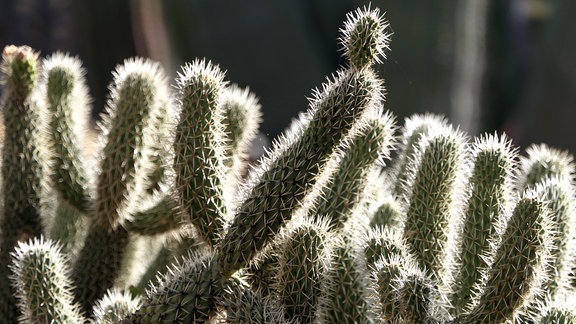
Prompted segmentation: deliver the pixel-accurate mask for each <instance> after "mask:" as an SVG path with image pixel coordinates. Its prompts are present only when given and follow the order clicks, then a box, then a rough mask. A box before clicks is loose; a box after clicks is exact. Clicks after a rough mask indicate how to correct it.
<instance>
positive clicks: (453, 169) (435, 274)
mask: <svg viewBox="0 0 576 324" xmlns="http://www.w3.org/2000/svg"><path fill="white" fill-rule="evenodd" d="M464 143H465V142H464V138H463V135H462V134H461V133H459V132H457V131H454V130H453V129H452V128H451V127H442V128H438V129H431V130H430V131H429V132H428V134H427V135H425V136H423V137H422V138H421V140H420V141H419V144H418V147H417V151H416V152H415V154H414V160H413V161H411V162H410V163H411V165H412V168H414V169H415V170H416V171H413V172H410V173H411V174H413V178H412V179H409V180H408V182H409V183H410V188H411V189H410V198H409V202H408V207H407V211H406V214H407V218H406V223H405V226H404V236H405V237H406V241H407V242H408V245H409V247H410V250H411V251H413V253H414V254H415V256H416V260H417V262H418V266H419V267H420V268H422V269H423V270H424V271H425V272H426V273H428V274H430V275H431V276H432V278H434V280H441V276H442V275H443V271H445V270H446V267H445V266H446V262H447V261H446V260H449V259H450V255H449V253H453V252H452V247H451V246H450V244H454V243H455V242H454V238H455V237H454V231H455V229H454V227H453V226H454V224H455V223H456V222H458V204H461V201H460V199H458V198H459V197H458V194H459V193H460V191H461V189H462V182H463V176H464V167H465V166H466V164H465V161H466V160H465V159H466V153H467V152H466V150H465V144H464Z"/></svg>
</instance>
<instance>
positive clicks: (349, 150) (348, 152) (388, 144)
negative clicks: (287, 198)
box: [310, 111, 394, 229]
mask: <svg viewBox="0 0 576 324" xmlns="http://www.w3.org/2000/svg"><path fill="white" fill-rule="evenodd" d="M367 119H368V120H367V121H366V122H365V123H360V124H358V125H357V126H358V127H355V128H354V129H352V130H351V132H350V134H348V136H347V137H346V138H344V139H343V141H342V142H341V143H340V144H339V145H338V147H337V148H336V151H335V153H334V157H333V158H332V159H331V161H330V162H331V163H334V165H333V166H332V165H329V166H327V167H326V170H325V171H324V172H325V173H327V174H328V176H329V177H330V178H329V179H328V180H327V183H326V184H324V185H323V186H322V187H323V190H322V191H321V198H320V199H319V201H318V202H317V203H316V204H315V205H314V207H313V211H310V213H313V214H316V215H321V216H326V217H328V218H329V220H330V226H331V227H332V228H333V229H340V228H342V227H343V226H344V224H345V223H346V221H348V219H349V218H350V216H351V214H352V210H353V209H354V207H355V206H357V205H359V202H360V200H361V199H362V193H363V192H364V191H365V190H366V189H367V188H366V184H367V178H368V176H369V174H370V171H371V170H372V169H373V167H374V166H375V165H377V164H379V165H383V164H384V159H385V158H387V157H388V156H389V153H390V151H391V148H392V140H391V139H392V134H393V129H394V128H393V120H392V118H391V116H390V115H388V114H382V113H381V112H380V111H376V112H375V114H374V116H369V118H367ZM331 163H330V164H331Z"/></svg>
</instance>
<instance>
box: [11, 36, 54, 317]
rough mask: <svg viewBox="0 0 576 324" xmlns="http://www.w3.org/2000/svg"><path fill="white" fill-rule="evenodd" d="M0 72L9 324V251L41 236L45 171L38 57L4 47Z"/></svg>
mask: <svg viewBox="0 0 576 324" xmlns="http://www.w3.org/2000/svg"><path fill="white" fill-rule="evenodd" d="M0 69H1V72H2V75H1V80H2V83H3V84H4V92H3V98H2V103H1V105H2V112H3V118H4V121H3V122H4V123H3V124H4V127H5V132H4V133H5V134H4V141H3V142H4V143H3V144H4V145H3V148H2V167H1V168H2V186H3V187H2V190H1V192H2V194H3V202H2V205H3V209H4V210H3V215H2V218H1V221H0V228H1V230H2V231H1V235H2V236H1V237H0V322H4V323H11V322H13V321H15V319H16V318H17V310H16V308H15V306H14V297H13V294H12V290H11V289H10V286H9V280H8V274H9V270H8V264H10V252H11V251H12V250H13V249H14V246H15V245H16V243H17V242H18V241H26V240H28V239H29V238H32V237H37V236H39V235H40V234H41V233H42V231H43V224H42V222H41V219H40V215H41V212H40V197H41V195H42V190H43V189H42V185H43V171H44V169H45V167H44V166H43V162H42V161H43V159H42V158H43V156H42V151H41V150H42V149H43V148H44V144H43V143H42V141H41V140H42V137H41V135H42V134H43V132H44V129H43V127H44V124H43V120H44V114H43V110H42V108H41V106H40V105H39V102H38V101H39V100H38V93H37V90H36V86H37V83H38V54H37V53H35V52H33V51H32V49H31V48H29V47H27V46H22V47H16V46H7V47H5V48H4V52H3V53H2V63H1V65H0Z"/></svg>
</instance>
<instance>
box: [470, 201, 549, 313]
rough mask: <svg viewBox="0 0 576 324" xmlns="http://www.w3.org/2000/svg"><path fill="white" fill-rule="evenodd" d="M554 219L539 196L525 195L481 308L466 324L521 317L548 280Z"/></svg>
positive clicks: (487, 282)
mask: <svg viewBox="0 0 576 324" xmlns="http://www.w3.org/2000/svg"><path fill="white" fill-rule="evenodd" d="M552 230H553V228H552V219H551V217H550V214H549V211H548V210H547V209H546V206H545V205H544V203H543V202H542V201H541V200H539V199H538V198H537V196H536V193H534V192H533V191H529V192H526V193H524V196H523V198H522V199H521V200H519V201H518V203H517V204H516V207H515V209H514V212H513V214H512V217H511V218H510V220H509V222H508V226H507V228H506V231H505V233H504V234H503V236H502V244H501V245H500V247H499V248H498V250H497V252H496V256H495V259H494V263H493V264H492V266H491V268H490V271H489V273H488V279H487V281H486V285H485V288H484V291H483V293H482V295H481V296H480V299H479V302H478V305H477V306H476V307H475V308H474V309H473V310H471V312H470V314H469V315H465V316H464V317H463V320H462V321H463V322H464V323H480V322H486V323H501V322H504V321H506V320H513V319H515V318H517V317H518V316H520V314H519V312H518V311H519V310H520V309H521V307H522V306H523V305H524V304H526V303H529V302H530V301H531V300H533V299H534V298H535V296H536V295H538V294H542V291H541V290H540V285H541V283H542V282H545V281H546V280H547V274H546V267H547V266H548V264H549V262H550V259H551V253H550V245H551V244H552V239H553V232H552Z"/></svg>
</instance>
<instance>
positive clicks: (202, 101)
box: [173, 60, 228, 245]
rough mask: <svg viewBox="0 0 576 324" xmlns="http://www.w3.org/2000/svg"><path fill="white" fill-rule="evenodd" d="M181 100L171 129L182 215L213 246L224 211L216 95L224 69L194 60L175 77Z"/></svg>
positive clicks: (219, 93)
mask: <svg viewBox="0 0 576 324" xmlns="http://www.w3.org/2000/svg"><path fill="white" fill-rule="evenodd" d="M177 84H178V93H179V102H180V103H179V105H178V113H177V115H178V121H177V125H176V127H175V129H174V143H173V145H174V146H173V149H174V164H173V169H174V173H175V175H176V176H175V190H176V192H177V196H178V203H179V205H180V209H181V211H182V213H183V216H184V217H185V219H186V220H187V221H189V222H191V223H192V224H194V226H196V227H197V228H198V231H199V234H200V235H201V237H202V238H203V239H204V240H205V241H206V242H207V243H209V244H210V245H214V244H215V243H216V242H217V240H218V239H219V235H221V232H222V229H223V227H224V223H225V220H226V215H227V212H228V211H227V206H226V200H225V197H224V191H223V185H222V182H223V181H224V179H225V172H224V164H223V163H224V151H223V150H224V147H223V146H224V134H223V126H222V118H223V117H222V111H221V108H222V107H221V106H220V104H219V103H220V100H221V96H222V92H223V91H224V87H225V85H226V83H225V81H224V73H223V72H222V71H221V70H220V68H219V67H218V66H216V65H213V64H212V63H210V62H206V61H204V60H196V61H194V62H192V63H191V64H187V65H185V66H184V68H183V71H182V73H181V74H180V75H179V77H178V78H177Z"/></svg>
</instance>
